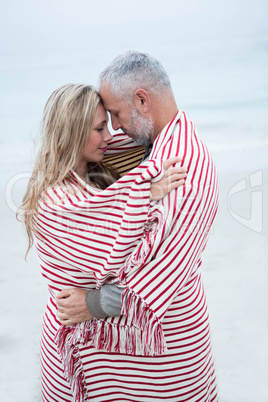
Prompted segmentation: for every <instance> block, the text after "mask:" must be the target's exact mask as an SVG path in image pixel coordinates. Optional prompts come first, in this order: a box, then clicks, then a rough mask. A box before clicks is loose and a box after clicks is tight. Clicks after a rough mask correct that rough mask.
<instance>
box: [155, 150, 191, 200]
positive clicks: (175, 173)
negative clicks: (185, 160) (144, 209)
mask: <svg viewBox="0 0 268 402" xmlns="http://www.w3.org/2000/svg"><path fill="white" fill-rule="evenodd" d="M181 160H182V159H181V158H179V157H173V158H170V159H167V160H166V161H165V162H164V163H163V168H164V171H165V172H164V175H163V177H162V178H161V179H160V180H158V181H156V182H152V183H151V201H159V200H161V199H162V198H164V197H165V196H166V195H167V194H168V193H170V191H171V190H174V188H178V187H180V186H182V185H183V184H184V183H185V178H186V177H187V173H186V169H185V168H184V167H180V166H176V167H171V166H172V165H174V164H175V163H178V162H181Z"/></svg>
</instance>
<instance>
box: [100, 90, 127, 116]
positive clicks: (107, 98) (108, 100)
mask: <svg viewBox="0 0 268 402" xmlns="http://www.w3.org/2000/svg"><path fill="white" fill-rule="evenodd" d="M100 96H101V99H102V101H103V104H104V107H105V109H106V110H114V109H117V108H118V107H119V106H120V105H122V104H124V101H123V100H122V99H120V98H118V97H116V96H115V95H113V94H112V93H111V90H110V87H109V86H108V85H105V84H104V85H103V86H102V87H101V88H100Z"/></svg>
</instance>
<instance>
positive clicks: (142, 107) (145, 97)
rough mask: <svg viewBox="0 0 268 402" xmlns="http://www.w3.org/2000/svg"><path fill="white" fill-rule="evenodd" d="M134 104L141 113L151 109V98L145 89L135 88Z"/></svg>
mask: <svg viewBox="0 0 268 402" xmlns="http://www.w3.org/2000/svg"><path fill="white" fill-rule="evenodd" d="M134 106H135V107H136V109H138V111H139V112H140V113H142V114H145V113H148V112H150V110H151V98H150V95H149V93H148V92H147V91H146V90H145V89H137V90H136V91H135V94H134Z"/></svg>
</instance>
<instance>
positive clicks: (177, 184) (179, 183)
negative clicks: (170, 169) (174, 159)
mask: <svg viewBox="0 0 268 402" xmlns="http://www.w3.org/2000/svg"><path fill="white" fill-rule="evenodd" d="M184 183H185V179H180V180H177V181H173V182H172V183H171V185H170V186H171V188H172V190H174V189H175V188H178V187H181V186H183V185H184Z"/></svg>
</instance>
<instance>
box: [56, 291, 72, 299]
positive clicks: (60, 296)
mask: <svg viewBox="0 0 268 402" xmlns="http://www.w3.org/2000/svg"><path fill="white" fill-rule="evenodd" d="M72 293H73V289H63V290H62V291H61V292H59V293H58V294H57V296H56V298H57V299H66V297H70V296H71V294H72Z"/></svg>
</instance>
